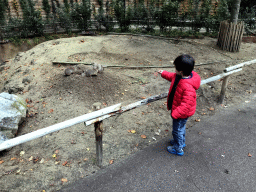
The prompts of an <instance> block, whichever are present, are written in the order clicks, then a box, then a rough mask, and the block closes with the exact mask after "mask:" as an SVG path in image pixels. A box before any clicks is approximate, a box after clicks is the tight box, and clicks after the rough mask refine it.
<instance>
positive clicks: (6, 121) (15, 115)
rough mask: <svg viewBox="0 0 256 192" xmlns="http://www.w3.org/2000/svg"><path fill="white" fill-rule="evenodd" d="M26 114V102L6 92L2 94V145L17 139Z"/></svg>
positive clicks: (0, 136) (0, 107) (0, 110)
mask: <svg viewBox="0 0 256 192" xmlns="http://www.w3.org/2000/svg"><path fill="white" fill-rule="evenodd" d="M26 113H27V107H26V102H25V101H24V100H23V99H22V98H20V97H18V96H16V95H13V94H9V93H6V92H2V93H1V94H0V143H1V142H3V141H5V140H7V139H11V138H13V137H15V135H16V134H17V132H18V126H19V125H20V124H21V123H22V122H23V121H24V119H25V118H26Z"/></svg>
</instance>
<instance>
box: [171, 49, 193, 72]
mask: <svg viewBox="0 0 256 192" xmlns="http://www.w3.org/2000/svg"><path fill="white" fill-rule="evenodd" d="M174 65H175V68H176V70H177V71H182V72H183V75H184V76H189V75H190V74H191V72H192V71H193V69H194V65H195V60H194V58H193V57H191V56H190V55H186V54H184V55H180V56H178V57H177V58H176V59H175V60H174Z"/></svg>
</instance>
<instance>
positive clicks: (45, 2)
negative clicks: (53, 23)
mask: <svg viewBox="0 0 256 192" xmlns="http://www.w3.org/2000/svg"><path fill="white" fill-rule="evenodd" d="M43 9H44V11H45V13H46V19H47V21H49V18H50V13H51V6H50V4H49V2H48V0H43Z"/></svg>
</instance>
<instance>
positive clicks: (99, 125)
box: [93, 103, 103, 167]
mask: <svg viewBox="0 0 256 192" xmlns="http://www.w3.org/2000/svg"><path fill="white" fill-rule="evenodd" d="M100 109H101V103H94V104H93V110H94V111H97V110H100ZM94 128H95V130H94V131H95V139H96V156H97V164H98V166H99V167H101V165H102V159H103V148H102V138H103V121H97V122H95V123H94Z"/></svg>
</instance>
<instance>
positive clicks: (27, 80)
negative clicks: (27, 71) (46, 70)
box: [22, 76, 32, 83]
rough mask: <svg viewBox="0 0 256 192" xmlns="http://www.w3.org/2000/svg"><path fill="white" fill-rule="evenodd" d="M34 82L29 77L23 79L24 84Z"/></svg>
mask: <svg viewBox="0 0 256 192" xmlns="http://www.w3.org/2000/svg"><path fill="white" fill-rule="evenodd" d="M31 81H32V77H29V76H27V77H24V78H23V79H22V83H26V82H27V83H30V82H31Z"/></svg>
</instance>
